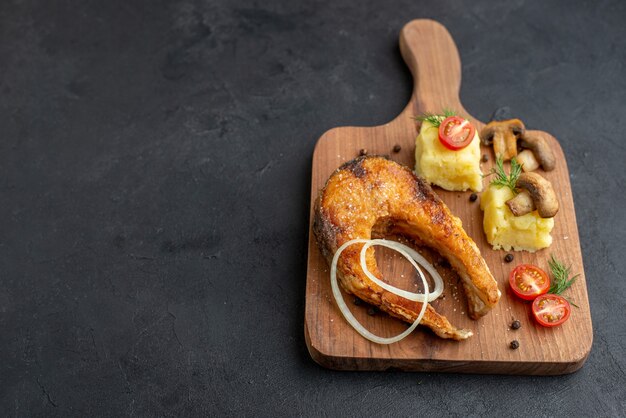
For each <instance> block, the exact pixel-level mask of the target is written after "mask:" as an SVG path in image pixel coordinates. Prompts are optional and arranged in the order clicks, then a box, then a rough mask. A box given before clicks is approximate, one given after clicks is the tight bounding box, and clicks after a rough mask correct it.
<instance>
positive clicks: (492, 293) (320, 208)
mask: <svg viewBox="0 0 626 418" xmlns="http://www.w3.org/2000/svg"><path fill="white" fill-rule="evenodd" d="M314 210H315V214H314V224H313V231H314V233H315V235H316V238H317V242H318V245H319V248H320V250H321V251H322V254H323V255H324V257H325V258H326V260H328V261H329V263H330V261H331V260H332V258H333V255H334V254H335V252H336V251H337V249H338V248H339V247H340V246H341V245H342V244H344V243H345V242H347V241H350V240H352V239H354V238H364V239H370V238H371V237H372V231H374V232H375V233H383V234H384V233H390V232H394V233H400V234H402V235H404V236H406V237H408V238H410V239H412V240H414V241H416V242H419V243H421V244H424V245H427V246H429V247H431V248H433V249H435V250H437V251H438V252H439V253H440V254H441V255H442V256H444V257H445V258H446V259H447V260H448V261H449V262H450V264H451V265H452V267H453V268H454V269H455V270H456V272H457V273H458V274H459V276H460V277H461V279H462V283H463V286H464V289H465V294H466V296H467V299H468V305H469V312H468V313H469V315H470V317H471V318H473V319H478V318H479V317H481V316H483V315H485V314H486V313H487V312H489V310H491V309H492V308H493V307H494V306H495V305H496V304H497V302H498V300H499V298H500V291H499V290H498V286H497V283H496V281H495V279H494V278H493V276H492V275H491V272H490V271H489V267H487V263H486V262H485V260H484V259H483V258H482V256H481V255H480V251H479V249H478V247H477V246H476V244H475V243H474V241H473V240H472V239H471V238H470V237H469V236H468V235H467V234H466V233H465V231H464V230H463V228H462V225H461V221H460V220H459V219H458V218H457V217H456V216H454V215H452V213H451V212H450V210H449V209H448V207H447V206H446V205H445V203H443V202H442V201H441V199H440V198H439V197H438V196H437V195H436V194H435V193H434V192H433V190H432V189H431V188H430V186H429V185H428V184H427V183H425V182H424V180H422V179H421V178H420V177H418V176H416V175H415V174H414V173H413V172H412V171H411V170H409V169H408V168H406V167H404V166H402V165H400V164H397V163H395V162H393V161H390V160H388V159H386V158H383V157H377V156H364V157H359V158H356V159H354V160H352V161H349V162H347V163H345V164H343V165H342V166H341V167H339V168H338V169H337V170H336V171H335V172H334V173H333V174H332V175H331V176H330V178H329V179H328V181H327V182H326V185H325V186H324V188H323V189H322V190H321V191H320V194H319V197H318V199H317V200H316V202H315V209H314ZM361 248H362V244H355V245H352V246H350V247H348V248H346V249H345V250H344V251H343V252H342V253H341V256H340V257H339V260H338V263H337V277H338V279H339V282H340V283H341V286H342V287H343V288H344V290H346V291H347V292H349V293H352V294H354V295H355V296H357V297H359V298H361V299H363V300H365V301H366V302H368V303H371V304H373V305H376V306H378V307H379V308H380V309H381V310H383V311H385V312H387V313H389V314H390V315H392V316H395V317H397V318H400V319H402V320H405V321H407V322H413V321H414V320H415V319H416V318H417V315H418V313H419V311H420V309H421V304H420V303H419V302H413V301H409V300H407V299H405V298H402V297H400V296H397V295H395V294H393V293H390V292H387V291H385V290H384V289H382V288H381V287H380V286H378V285H377V284H375V283H374V282H372V281H371V280H369V279H368V278H367V276H365V274H364V273H363V270H362V268H361V265H360V261H359V254H360V251H361ZM366 263H367V267H368V268H369V270H370V271H371V272H372V273H373V274H374V275H375V276H376V277H382V276H381V274H380V271H379V270H378V268H377V266H376V259H375V258H374V249H373V248H370V249H368V250H367V254H366ZM421 323H422V324H423V325H426V326H427V327H429V328H430V329H432V330H433V331H434V332H435V334H437V335H438V336H440V337H442V338H452V339H455V340H463V339H466V338H468V337H469V336H471V335H472V333H471V331H469V330H459V329H457V328H455V327H454V326H452V324H450V322H449V321H448V320H447V319H446V318H445V317H444V316H442V315H440V314H438V313H437V312H436V311H435V310H434V308H432V306H430V304H429V306H428V307H427V309H426V313H425V314H424V318H423V320H422V322H421Z"/></svg>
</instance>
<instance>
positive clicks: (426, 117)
mask: <svg viewBox="0 0 626 418" xmlns="http://www.w3.org/2000/svg"><path fill="white" fill-rule="evenodd" d="M455 115H456V112H455V111H454V110H451V109H443V115H435V114H434V113H422V114H421V115H420V116H417V117H415V120H418V121H420V122H424V121H425V122H428V123H430V124H431V125H433V126H434V127H435V128H438V127H439V125H441V122H442V121H443V120H444V119H446V118H449V117H450V116H455Z"/></svg>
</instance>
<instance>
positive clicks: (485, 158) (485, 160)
mask: <svg viewBox="0 0 626 418" xmlns="http://www.w3.org/2000/svg"><path fill="white" fill-rule="evenodd" d="M487 161H489V156H488V155H487V154H483V163H486V162H487Z"/></svg>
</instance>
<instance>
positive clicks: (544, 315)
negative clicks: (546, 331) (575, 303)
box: [533, 293, 572, 327]
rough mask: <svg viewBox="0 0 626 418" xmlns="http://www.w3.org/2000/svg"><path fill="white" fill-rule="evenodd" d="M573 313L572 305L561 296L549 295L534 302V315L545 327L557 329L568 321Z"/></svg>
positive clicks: (542, 296)
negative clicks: (556, 327)
mask: <svg viewBox="0 0 626 418" xmlns="http://www.w3.org/2000/svg"><path fill="white" fill-rule="evenodd" d="M571 311H572V308H571V307H570V304H569V302H568V301H567V300H565V298H563V297H562V296H559V295H554V294H552V293H548V294H545V295H541V296H539V297H538V298H537V299H535V301H534V302H533V315H534V316H535V319H536V320H537V322H539V324H541V325H543V326H544V327H555V326H557V325H561V324H562V323H563V322H565V321H567V319H568V318H569V315H570V313H571Z"/></svg>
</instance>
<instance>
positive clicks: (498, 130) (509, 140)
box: [480, 119, 526, 161]
mask: <svg viewBox="0 0 626 418" xmlns="http://www.w3.org/2000/svg"><path fill="white" fill-rule="evenodd" d="M525 129H526V128H525V127H524V123H523V122H522V121H521V120H519V119H508V120H502V121H491V122H489V123H488V124H487V125H486V126H485V127H484V128H483V129H482V131H481V132H480V139H481V141H482V143H483V145H490V144H491V143H493V150H494V152H495V154H496V157H500V158H502V160H503V161H509V160H510V159H511V158H513V157H515V156H516V155H517V138H518V137H519V136H520V135H522V134H524V132H525Z"/></svg>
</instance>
